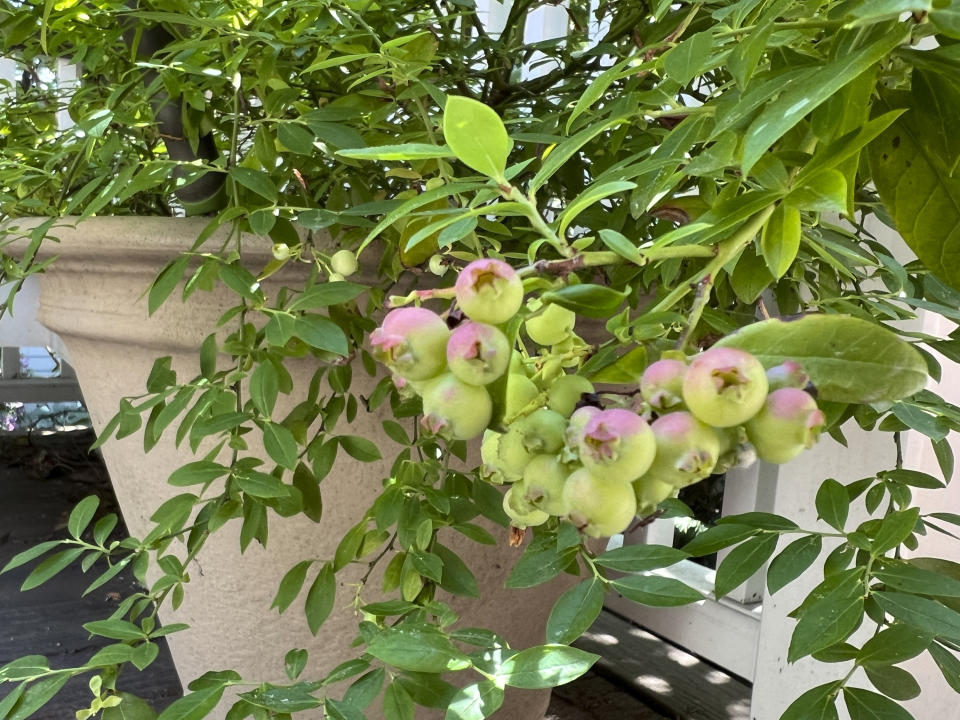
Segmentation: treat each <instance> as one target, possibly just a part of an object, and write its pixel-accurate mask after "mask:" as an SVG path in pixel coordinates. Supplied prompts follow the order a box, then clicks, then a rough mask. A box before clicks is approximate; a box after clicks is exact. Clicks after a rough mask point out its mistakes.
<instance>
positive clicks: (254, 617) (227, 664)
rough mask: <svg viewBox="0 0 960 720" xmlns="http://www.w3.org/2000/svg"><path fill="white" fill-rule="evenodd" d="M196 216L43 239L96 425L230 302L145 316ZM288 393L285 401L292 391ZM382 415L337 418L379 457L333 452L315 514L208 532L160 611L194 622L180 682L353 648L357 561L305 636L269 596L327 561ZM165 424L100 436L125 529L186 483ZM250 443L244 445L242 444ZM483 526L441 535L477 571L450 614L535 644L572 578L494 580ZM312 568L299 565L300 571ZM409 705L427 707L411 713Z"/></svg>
mask: <svg viewBox="0 0 960 720" xmlns="http://www.w3.org/2000/svg"><path fill="white" fill-rule="evenodd" d="M203 226H204V222H203V221H202V220H183V219H167V218H95V219H91V220H87V221H84V222H83V223H81V224H80V225H79V226H78V227H76V228H61V229H57V230H56V231H55V232H54V233H53V235H54V236H56V237H58V238H60V240H61V243H60V244H59V245H55V244H54V243H50V244H49V247H48V248H47V249H46V250H45V251H44V252H47V253H49V254H56V255H59V259H58V260H57V261H56V262H55V263H54V264H53V265H52V266H51V268H50V269H48V270H47V271H46V272H45V273H44V275H43V277H42V283H41V288H42V297H41V308H40V315H39V317H40V320H41V322H43V323H44V324H45V325H46V326H47V327H49V328H50V329H51V330H53V331H54V332H56V333H58V334H59V335H60V336H61V338H62V339H63V341H64V343H65V344H66V346H67V348H68V350H69V353H70V357H71V360H72V362H73V365H74V367H75V368H76V371H77V375H78V377H79V379H80V384H81V387H82V389H83V393H84V397H85V398H86V401H87V403H88V406H89V410H90V414H91V417H92V419H93V423H94V426H95V427H96V428H102V427H103V425H104V424H105V423H106V422H107V420H108V419H109V418H110V417H111V416H112V415H113V414H114V413H115V412H116V409H117V407H118V404H119V401H120V399H121V397H123V396H125V395H139V394H142V393H143V392H144V386H145V381H146V377H147V375H148V374H149V371H150V368H151V366H152V364H153V361H154V359H155V358H157V357H159V356H163V355H171V356H172V357H173V368H174V369H175V370H177V372H178V374H179V376H180V379H181V380H184V379H187V378H191V377H193V376H194V375H196V374H197V372H198V361H197V349H198V347H199V344H200V342H201V341H202V339H203V338H204V337H205V336H206V335H207V334H208V333H209V332H211V330H212V328H213V327H214V325H215V322H216V318H217V317H219V315H220V314H221V312H222V311H223V310H225V309H226V308H227V307H229V306H230V305H232V304H233V300H232V298H231V296H230V295H229V294H223V295H220V294H217V293H206V292H197V293H195V294H194V295H193V296H192V297H191V298H190V300H189V301H188V302H187V303H186V304H181V303H180V301H179V299H178V297H177V295H176V293H175V294H174V296H172V297H171V299H170V300H168V301H167V303H166V304H165V305H164V306H163V307H162V308H161V309H160V310H159V311H158V312H157V313H155V314H154V315H153V316H152V317H150V318H149V319H148V315H147V309H146V298H145V296H144V294H145V291H146V289H147V288H148V286H149V284H150V282H151V281H152V279H153V278H154V277H155V275H156V273H157V272H158V271H159V270H160V268H162V267H163V265H164V264H165V263H166V262H168V261H169V260H170V259H171V258H172V257H173V256H174V253H176V252H177V251H178V250H181V249H187V248H189V247H190V245H191V244H192V242H193V240H194V239H195V238H196V236H197V234H198V233H199V231H200V230H201V229H202V228H203ZM252 240H253V242H254V243H259V244H260V245H261V247H262V248H263V251H264V257H266V256H267V255H266V253H268V252H269V244H268V241H264V240H262V239H256V238H253V239H252ZM287 368H288V370H289V371H290V372H291V374H292V375H293V377H294V381H295V383H294V384H295V387H296V388H301V389H305V388H306V385H307V382H308V381H309V378H310V376H311V374H312V372H313V371H314V370H315V361H306V362H304V361H298V362H290V363H288V365H287ZM376 381H377V379H375V378H370V377H368V376H367V375H366V373H365V372H364V371H363V370H362V368H360V367H359V364H358V367H357V368H356V369H355V372H354V387H353V388H352V391H353V392H354V393H356V394H362V395H368V394H369V392H370V391H371V390H372V388H373V386H374V385H375V384H376ZM287 401H288V404H289V406H292V405H293V404H295V403H296V401H297V400H296V399H295V398H287ZM387 412H389V409H388V408H387ZM384 418H385V416H384V415H383V414H382V413H372V414H371V413H364V412H362V411H361V412H360V414H359V415H358V416H357V418H356V419H355V421H354V423H352V424H351V425H350V426H349V429H347V426H346V425H344V426H342V427H341V426H339V425H338V428H337V430H338V432H341V433H347V432H349V433H350V434H356V435H362V436H364V437H368V438H371V439H373V440H374V441H375V442H376V443H377V444H378V445H379V446H380V447H381V448H382V450H383V455H384V457H385V458H387V459H386V460H384V461H380V462H375V463H360V462H357V461H354V460H353V459H352V458H350V457H349V456H347V455H346V454H345V453H342V452H341V453H340V455H339V456H338V459H337V463H336V465H335V466H334V469H333V471H332V472H331V473H330V475H329V476H328V477H327V478H326V479H324V481H323V483H322V485H321V489H322V492H323V501H324V517H323V519H322V521H321V522H320V523H313V522H312V521H310V520H309V519H307V518H306V517H303V516H297V517H294V518H288V519H283V518H280V517H279V516H277V515H275V514H273V513H270V531H269V541H268V544H267V547H266V548H264V547H261V546H260V545H258V544H257V543H256V542H254V543H252V544H251V545H250V546H249V547H248V549H247V551H246V553H244V554H242V555H241V553H240V549H239V532H240V522H239V520H233V521H231V522H229V523H228V524H227V525H226V526H224V527H223V528H222V529H220V530H219V531H218V532H217V533H215V534H214V535H213V536H212V537H211V538H210V539H209V540H208V542H207V544H206V546H205V547H204V549H203V550H202V551H201V552H200V554H199V556H198V557H197V559H196V560H195V561H194V562H193V563H192V564H191V566H190V568H189V572H190V577H191V581H190V583H189V585H188V586H187V588H186V593H185V600H184V602H183V605H182V606H181V607H180V608H179V609H178V610H176V611H173V610H171V609H170V608H169V607H167V608H165V609H164V611H163V612H162V613H161V619H162V620H163V621H164V622H165V623H173V622H185V623H189V624H190V626H191V628H190V630H188V631H185V632H182V633H176V634H174V635H172V636H171V637H170V638H169V640H170V646H171V650H172V652H173V656H174V660H175V662H176V665H177V669H178V672H179V674H180V676H181V679H182V680H183V682H184V685H186V684H187V683H188V682H190V681H191V680H192V679H193V678H194V677H196V676H198V675H199V674H201V673H203V672H204V671H206V670H210V669H226V668H232V669H235V670H237V671H238V672H240V674H241V675H242V676H243V677H244V679H245V680H250V681H252V682H260V681H263V680H272V681H278V682H280V681H283V680H284V674H283V656H284V654H285V653H286V652H287V651H288V650H290V649H292V648H299V647H304V648H307V649H308V650H309V652H310V665H309V666H308V669H307V672H306V673H305V675H304V677H309V676H311V674H313V675H315V676H322V675H323V674H325V673H326V672H328V671H329V670H330V669H331V668H332V667H334V666H335V665H336V664H338V663H339V662H341V661H343V660H345V659H348V658H350V657H355V656H356V649H351V648H350V643H351V641H352V640H353V639H354V637H355V635H356V624H357V617H356V616H355V615H354V613H353V610H352V603H353V600H354V597H355V594H356V587H355V584H356V582H357V581H358V579H359V577H360V576H361V575H362V573H363V572H364V571H365V570H366V563H361V564H358V565H356V566H354V567H352V568H348V569H346V570H344V571H343V572H341V573H340V574H338V576H337V577H338V594H337V600H336V603H335V608H334V611H333V614H332V615H331V616H330V618H329V619H328V620H327V622H326V623H325V624H324V626H323V627H322V628H321V630H320V633H319V635H318V636H317V637H313V636H311V635H310V632H309V630H308V629H307V626H306V622H305V620H304V618H303V614H302V612H300V608H301V607H302V602H303V599H302V598H303V596H301V598H300V599H299V600H298V601H297V603H295V604H294V606H292V607H291V609H290V610H288V611H287V612H286V613H285V614H284V615H279V614H278V613H277V612H276V610H273V611H271V610H270V609H269V607H270V603H271V601H272V599H273V596H274V594H275V592H276V590H277V587H278V584H279V582H280V579H281V578H282V577H283V575H284V574H285V573H286V571H287V570H289V569H290V568H291V567H292V566H293V565H294V564H296V563H298V562H300V561H301V560H305V559H310V558H316V559H319V560H328V559H331V558H332V557H333V553H334V550H335V548H336V546H337V544H338V543H339V541H340V539H341V538H342V537H343V536H344V534H345V533H346V532H347V530H348V529H349V528H350V527H352V526H353V525H354V524H355V523H356V522H357V521H358V520H359V519H360V518H361V517H362V514H363V512H364V511H365V510H366V509H367V508H368V507H369V506H370V504H371V503H372V502H373V500H374V498H375V497H376V496H377V494H378V493H379V491H380V489H381V487H382V485H381V480H382V479H383V478H384V477H386V476H387V475H388V473H389V466H390V460H391V459H392V458H393V456H394V455H395V454H396V452H397V451H398V449H399V448H398V446H397V445H396V444H395V443H393V441H392V440H390V439H388V438H387V437H386V436H385V435H384V434H383V431H382V429H381V421H382V420H383V419H384ZM341 422H343V421H341ZM175 425H176V423H175ZM168 435H171V437H165V438H164V439H163V440H162V441H161V442H160V443H159V444H158V445H157V446H156V447H155V448H154V449H152V450H151V451H150V453H149V454H146V455H145V454H144V452H143V439H142V436H141V435H140V434H139V433H138V434H135V435H132V436H130V437H127V438H124V439H122V440H111V441H109V442H108V443H107V444H106V445H105V446H104V448H103V454H104V457H105V459H106V463H107V467H108V469H109V471H110V476H111V478H112V481H113V484H114V486H115V489H116V493H117V497H118V499H119V502H120V505H121V508H122V510H123V513H124V519H125V521H126V523H127V526H128V528H129V529H130V532H131V533H132V534H133V535H134V536H139V537H142V536H143V535H145V534H146V533H147V532H148V530H149V529H150V527H151V523H150V521H149V518H150V515H151V514H152V513H153V512H154V511H155V510H156V508H157V507H158V506H159V505H160V504H161V502H163V501H164V500H165V499H167V498H169V497H172V496H174V495H177V494H180V493H181V492H183V491H184V490H185V488H175V487H172V486H170V485H168V484H167V482H166V480H167V478H168V476H169V475H170V473H171V472H172V471H173V470H174V469H176V468H177V467H180V466H181V465H183V464H185V463H187V462H190V461H192V460H194V459H195V458H194V457H193V456H192V455H191V453H190V451H189V448H188V447H187V445H186V443H184V444H183V445H181V446H180V447H179V448H176V447H175V446H174V444H173V439H172V433H170V432H169V431H168ZM260 450H261V449H260V448H258V447H254V448H253V449H252V454H257V453H258V452H260ZM201 452H202V449H201ZM191 489H192V488H191ZM488 527H490V526H488ZM490 529H491V531H492V532H493V533H494V535H495V537H497V539H498V545H497V547H495V548H493V547H488V546H480V545H477V544H474V543H471V542H470V541H467V540H466V539H464V538H462V537H461V536H459V535H457V536H455V537H454V536H449V537H446V538H445V539H444V542H445V543H447V544H449V545H450V546H451V547H453V549H455V550H456V551H457V552H458V553H459V554H460V555H461V557H463V558H464V560H465V561H466V562H467V564H468V565H469V566H470V568H471V569H472V570H473V571H474V573H475V575H476V576H477V580H478V583H479V586H480V589H481V593H482V598H481V599H480V600H464V599H462V598H455V599H452V600H450V598H444V599H445V600H449V601H450V602H451V603H452V604H453V605H454V607H455V609H456V610H457V611H458V612H460V613H461V624H462V625H463V626H482V627H489V628H492V629H494V630H496V631H497V632H499V633H500V634H501V635H503V636H504V637H505V638H506V639H507V640H508V641H509V642H510V643H511V645H512V646H514V647H519V648H522V647H526V646H530V645H535V644H540V643H543V642H544V626H545V621H546V617H547V615H548V614H549V611H550V608H551V607H552V605H553V602H554V601H555V599H556V598H557V596H558V595H559V594H560V593H561V592H563V590H565V589H566V588H567V587H569V586H570V585H571V584H572V583H573V582H574V580H573V579H572V578H570V576H564V577H562V578H559V579H558V580H556V581H554V582H553V583H551V584H549V585H547V586H542V587H540V588H536V589H532V590H523V591H518V590H505V589H504V588H503V583H504V580H505V578H506V576H507V575H508V574H509V571H510V569H511V568H512V566H513V564H514V563H515V561H516V559H517V557H518V556H519V553H520V551H519V550H515V549H511V548H509V547H508V545H507V533H506V531H505V530H504V529H502V528H497V527H490ZM172 551H173V552H175V553H176V554H178V555H180V556H181V557H182V556H183V555H184V554H185V550H184V549H183V548H182V546H180V547H179V548H177V547H176V546H175V547H174V548H172ZM311 579H312V575H310V576H308V583H309V582H310V581H311ZM374 581H376V582H374ZM374 581H371V585H370V586H371V589H370V590H364V594H363V598H364V600H365V601H372V600H375V599H377V597H376V594H375V589H376V588H377V587H378V586H379V582H378V578H374ZM304 595H305V593H304ZM476 679H478V678H477V677H476V676H474V677H473V678H472V679H471V680H470V682H473V681H475V680H476ZM335 696H336V695H335ZM547 702H548V693H546V692H528V691H518V692H511V693H508V696H507V702H506V703H505V704H504V707H503V709H502V710H501V711H499V712H498V713H497V715H496V717H498V718H503V719H504V720H534V719H535V718H539V717H541V716H542V715H543V712H544V710H545V709H546V704H547ZM376 704H377V705H379V703H376ZM224 705H226V703H224ZM223 712H225V709H223ZM377 712H378V711H375V710H374V709H373V707H371V709H370V712H369V717H371V718H375V717H377V715H376V713H377ZM301 715H303V716H304V717H306V716H307V714H305V713H304V714H298V717H300V716H301ZM220 716H221V717H222V712H221V715H220ZM211 717H213V716H211ZM417 717H418V718H420V717H424V718H426V717H431V716H429V715H426V714H423V715H421V714H420V713H418V715H417Z"/></svg>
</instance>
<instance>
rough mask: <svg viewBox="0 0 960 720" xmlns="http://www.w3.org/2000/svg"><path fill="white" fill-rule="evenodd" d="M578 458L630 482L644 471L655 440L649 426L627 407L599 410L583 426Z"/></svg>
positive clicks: (589, 466) (601, 472) (597, 470)
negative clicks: (625, 408) (624, 408)
mask: <svg viewBox="0 0 960 720" xmlns="http://www.w3.org/2000/svg"><path fill="white" fill-rule="evenodd" d="M578 451H579V454H580V462H582V463H583V466H584V467H585V468H587V469H588V470H591V471H592V472H594V473H595V474H599V475H603V476H604V477H610V478H616V479H618V480H623V481H627V482H629V481H630V480H634V479H636V478H638V477H640V476H641V475H643V474H644V473H645V472H646V471H647V469H648V468H649V467H650V463H652V462H653V455H654V453H655V452H656V443H655V442H654V439H653V433H652V432H651V430H650V426H649V425H647V423H646V422H645V421H644V419H643V418H641V417H640V416H639V415H637V414H636V413H635V412H631V411H630V410H623V409H621V408H614V409H612V410H602V411H601V412H599V413H596V414H595V415H593V417H591V418H590V419H589V420H588V421H587V424H586V425H585V426H584V428H583V434H582V436H581V438H580V445H579V447H578Z"/></svg>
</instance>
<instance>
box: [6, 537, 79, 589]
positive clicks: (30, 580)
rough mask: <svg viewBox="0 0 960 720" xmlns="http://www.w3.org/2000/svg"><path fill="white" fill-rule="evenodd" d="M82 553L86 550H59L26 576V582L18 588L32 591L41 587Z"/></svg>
mask: <svg viewBox="0 0 960 720" xmlns="http://www.w3.org/2000/svg"><path fill="white" fill-rule="evenodd" d="M84 552H86V548H82V547H79V548H70V549H69V550H61V551H60V552H58V553H56V554H54V555H51V556H49V557H48V558H46V559H45V560H43V562H41V563H40V564H39V565H37V566H36V567H35V568H34V569H33V570H31V571H30V574H29V575H27V578H26V580H24V581H23V585H21V586H20V590H21V591H26V590H32V589H33V588H35V587H39V586H40V585H43V584H44V583H45V582H47V581H48V580H50V579H51V578H52V577H53V576H54V575H56V574H57V573H59V572H60V571H61V570H64V569H65V568H66V567H67V566H68V565H70V563H72V562H73V561H74V560H76V559H77V558H79V557H80V556H81V555H82V554H83V553H84Z"/></svg>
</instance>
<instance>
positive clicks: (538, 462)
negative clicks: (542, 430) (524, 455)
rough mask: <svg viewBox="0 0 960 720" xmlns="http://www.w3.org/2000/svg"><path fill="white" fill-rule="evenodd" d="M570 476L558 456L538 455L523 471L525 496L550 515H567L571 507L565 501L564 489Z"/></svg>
mask: <svg viewBox="0 0 960 720" xmlns="http://www.w3.org/2000/svg"><path fill="white" fill-rule="evenodd" d="M569 474H570V473H569V472H568V471H567V469H566V468H565V467H564V465H563V463H561V462H560V461H559V460H558V459H557V456H556V455H537V456H536V457H535V458H533V460H531V461H530V462H529V463H527V467H526V468H525V469H524V471H523V491H524V492H523V495H524V497H525V498H526V499H527V501H528V502H530V503H532V504H533V505H535V506H536V507H538V508H540V509H541V510H543V511H544V512H546V513H549V514H550V515H556V516H558V517H561V516H563V515H566V514H567V512H568V511H569V510H570V506H569V505H567V502H566V501H565V500H564V496H563V488H564V485H565V484H566V482H567V476H568V475H569Z"/></svg>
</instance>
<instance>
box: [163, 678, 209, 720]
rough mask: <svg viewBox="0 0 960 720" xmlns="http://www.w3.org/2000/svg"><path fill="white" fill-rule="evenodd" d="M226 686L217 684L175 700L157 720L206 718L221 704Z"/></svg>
mask: <svg viewBox="0 0 960 720" xmlns="http://www.w3.org/2000/svg"><path fill="white" fill-rule="evenodd" d="M224 687H225V685H224V684H222V683H221V684H217V685H214V686H213V687H208V688H205V689H203V690H199V691H198V692H192V693H190V694H189V695H187V696H185V697H182V698H180V699H179V700H175V701H174V703H173V704H172V705H170V706H168V707H167V709H166V710H164V711H163V712H162V713H160V716H159V717H158V718H157V720H200V718H204V717H206V716H207V715H208V714H209V712H210V711H211V710H213V708H215V707H216V706H217V704H218V703H219V702H220V698H221V697H222V696H223V690H224Z"/></svg>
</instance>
